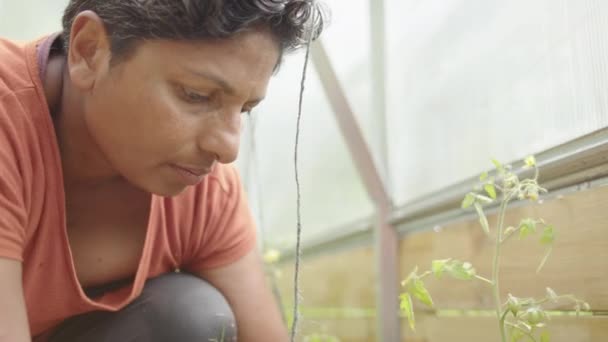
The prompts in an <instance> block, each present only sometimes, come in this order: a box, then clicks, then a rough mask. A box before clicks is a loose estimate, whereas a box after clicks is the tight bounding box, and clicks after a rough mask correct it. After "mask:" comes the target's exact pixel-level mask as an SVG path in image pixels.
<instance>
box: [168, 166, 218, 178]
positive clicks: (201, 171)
mask: <svg viewBox="0 0 608 342" xmlns="http://www.w3.org/2000/svg"><path fill="white" fill-rule="evenodd" d="M173 166H174V167H176V168H178V169H182V170H184V171H186V172H189V173H191V174H193V175H194V176H197V177H202V176H204V175H206V174H208V173H210V172H211V168H210V167H203V168H197V167H188V166H182V165H173Z"/></svg>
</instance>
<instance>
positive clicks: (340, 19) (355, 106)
mask: <svg viewBox="0 0 608 342" xmlns="http://www.w3.org/2000/svg"><path fill="white" fill-rule="evenodd" d="M370 1H372V0H348V1H344V0H323V2H324V3H325V5H326V7H327V8H328V9H329V11H328V13H329V14H330V16H329V18H330V20H329V22H328V25H327V26H326V29H325V31H324V32H323V35H322V40H323V44H324V47H325V50H326V51H327V54H328V56H329V59H330V60H331V63H332V66H333V67H334V71H335V72H336V75H337V77H338V80H339V81H340V83H341V87H342V89H343V91H344V93H345V95H346V98H347V99H348V101H349V104H350V106H351V109H352V111H353V114H354V115H355V117H356V118H357V121H358V123H359V125H360V127H361V131H362V132H363V136H364V138H365V140H366V142H367V143H368V145H369V148H370V150H371V151H372V152H373V153H372V157H373V158H374V161H375V164H376V166H377V167H378V169H379V172H380V173H381V174H383V168H384V167H385V161H384V160H383V157H382V156H383V155H384V153H385V152H384V151H383V149H385V148H386V147H385V146H386V142H385V141H384V140H385V130H386V128H385V126H384V124H385V121H384V120H381V118H380V117H379V115H378V113H375V112H374V104H375V103H374V99H373V95H374V90H373V81H372V80H373V79H372V72H373V70H372V60H371V58H372V56H371V23H370V21H371V19H370ZM378 100H379V99H378Z"/></svg>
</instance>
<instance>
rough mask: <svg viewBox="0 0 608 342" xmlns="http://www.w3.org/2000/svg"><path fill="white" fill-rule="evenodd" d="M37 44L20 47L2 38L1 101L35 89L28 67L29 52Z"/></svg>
mask: <svg viewBox="0 0 608 342" xmlns="http://www.w3.org/2000/svg"><path fill="white" fill-rule="evenodd" d="M35 44H36V43H29V44H28V45H19V44H17V43H14V42H11V41H9V40H5V39H2V38H0V99H2V98H4V97H7V96H10V95H11V94H14V93H16V92H19V91H21V90H24V89H31V88H34V83H33V82H32V77H31V75H30V70H29V67H28V53H27V50H28V49H31V48H34V49H35Z"/></svg>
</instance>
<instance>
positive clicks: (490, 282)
mask: <svg viewBox="0 0 608 342" xmlns="http://www.w3.org/2000/svg"><path fill="white" fill-rule="evenodd" d="M475 278H476V279H478V280H481V281H483V282H486V283H488V284H490V285H494V283H492V281H491V280H490V279H487V278H484V277H482V276H480V275H475Z"/></svg>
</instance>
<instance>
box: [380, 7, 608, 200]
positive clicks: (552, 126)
mask: <svg viewBox="0 0 608 342" xmlns="http://www.w3.org/2000/svg"><path fill="white" fill-rule="evenodd" d="M387 39H388V42H389V43H388V44H389V47H388V70H390V72H389V73H388V75H389V79H388V87H387V89H388V91H387V95H388V113H389V117H388V122H389V125H388V127H389V130H388V132H387V133H388V135H389V147H390V149H389V150H390V154H389V155H390V157H391V159H390V167H391V174H392V175H393V178H392V184H394V186H395V191H394V193H395V194H396V198H397V202H398V203H400V204H403V203H405V202H408V201H411V200H413V199H415V198H416V197H419V196H421V195H423V194H427V193H430V192H434V191H437V190H440V189H441V188H443V187H445V186H447V185H450V184H453V183H455V182H458V181H460V180H463V179H466V178H468V177H471V176H473V175H475V174H477V173H479V172H481V171H482V170H485V169H488V168H489V167H490V166H491V164H490V163H489V160H490V158H492V157H494V158H497V159H499V160H503V161H512V160H515V159H519V158H523V157H525V156H526V155H527V154H530V153H537V152H540V151H542V150H545V149H548V148H550V147H553V146H555V145H558V144H561V143H564V142H567V141H569V140H572V139H574V138H576V137H579V136H581V135H584V134H587V133H590V132H592V131H594V130H597V129H599V128H603V127H604V126H606V124H607V123H608V87H607V82H608V66H607V61H608V50H607V44H608V2H606V1H603V0H534V1H528V0H526V1H524V0H513V1H497V0H492V1H491V0H464V1H462V0H460V1H458V0H427V1H418V0H417V1H408V0H387Z"/></svg>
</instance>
